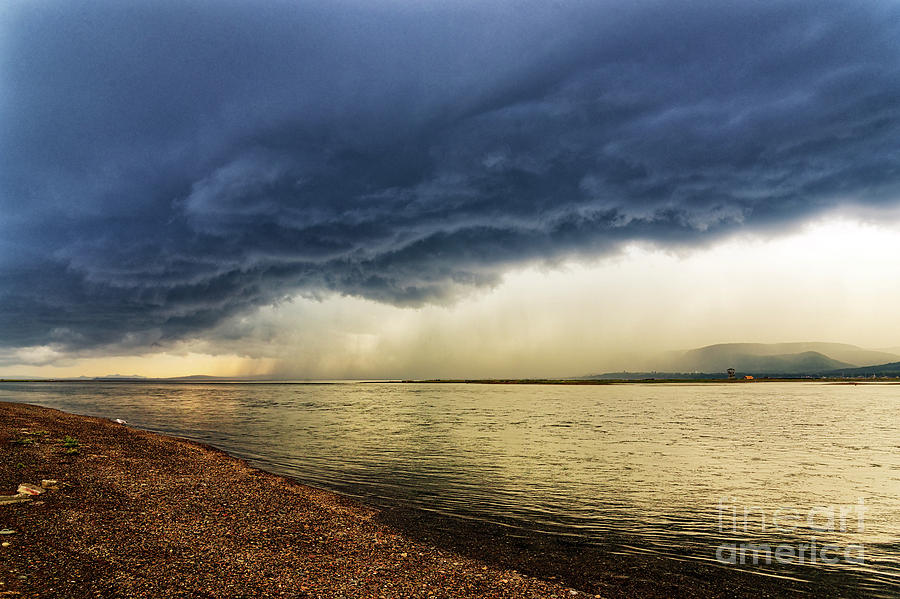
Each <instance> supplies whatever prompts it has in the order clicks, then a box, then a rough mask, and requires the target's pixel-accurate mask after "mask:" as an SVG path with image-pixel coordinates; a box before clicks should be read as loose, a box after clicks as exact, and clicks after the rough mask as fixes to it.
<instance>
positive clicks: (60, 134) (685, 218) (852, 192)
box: [0, 0, 900, 350]
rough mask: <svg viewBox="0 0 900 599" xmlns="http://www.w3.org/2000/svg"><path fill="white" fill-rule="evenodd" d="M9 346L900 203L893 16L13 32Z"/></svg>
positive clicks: (650, 6) (464, 20)
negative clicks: (838, 209) (295, 296)
mask: <svg viewBox="0 0 900 599" xmlns="http://www.w3.org/2000/svg"><path fill="white" fill-rule="evenodd" d="M0 23H2V25H0V79H2V86H0V210H2V213H0V214H2V217H0V280H2V281H3V284H2V287H0V344H3V345H4V346H6V347H8V348H15V347H26V346H40V345H53V346H57V347H60V348H63V349H66V350H78V349H88V348H98V347H104V346H109V345H111V344H114V345H116V346H118V347H135V348H142V347H149V346H151V345H153V344H165V343H166V342H168V341H172V340H177V339H182V338H185V337H189V336H192V335H197V334H202V332H203V331H205V330H208V329H209V328H210V327H212V326H214V325H215V324H216V323H218V322H220V321H221V319H223V318H225V317H227V316H229V315H233V314H235V313H238V312H241V311H245V310H248V309H252V308H254V307H257V306H260V305H265V304H269V303H272V302H276V301H278V300H279V299H280V298H283V297H286V296H289V295H291V294H295V293H311V294H314V293H319V292H339V293H343V294H349V295H356V296H361V297H365V298H370V299H376V300H379V301H383V302H389V303H393V304H398V305H421V304H423V303H430V302H437V303H440V302H445V301H452V299H453V298H455V297H458V296H459V294H461V293H464V292H465V291H466V290H467V289H470V288H471V287H472V286H479V285H485V284H491V283H493V282H495V281H497V279H498V277H499V276H500V275H501V274H502V273H503V271H504V270H505V269H506V268H509V267H510V266H511V265H516V264H521V263H523V262H527V261H535V260H554V259H559V258H563V257H567V256H571V255H573V254H585V255H600V254H602V253H604V252H608V251H611V250H612V249H614V248H616V247H617V246H618V245H619V244H621V243H622V242H625V241H629V240H648V241H651V242H655V243H658V244H663V245H665V244H692V243H700V242H705V241H706V240H709V239H713V238H716V237H719V236H722V235H725V234H728V233H731V232H734V231H736V230H747V229H753V228H768V227H774V226H779V225H781V224H786V223H792V222H796V221H798V220H802V219H804V218H808V217H810V216H812V215H814V214H816V213H819V212H821V211H823V210H826V209H829V208H832V207H835V206H840V205H848V204H849V205H868V206H875V207H877V206H887V205H892V206H893V205H896V202H897V198H898V195H897V189H898V183H900V126H898V124H900V120H898V117H900V45H898V42H897V40H900V7H898V5H897V4H895V3H891V2H853V3H848V2H830V1H827V0H826V1H815V2H811V1H810V2H778V3H763V2H753V3H750V2H728V1H723V2H677V1H676V2H635V3H632V2H585V3H578V2H567V3H559V4H554V3H548V2H491V3H483V2H469V1H462V0H460V1H451V2H440V3H438V2H401V1H394V2H379V3H371V2H351V1H343V0H341V1H331V0H330V1H328V2H324V1H316V2H302V1H301V2H267V3H258V2H249V1H247V2H234V1H224V0H223V1H196V0H191V1H185V0H178V1H177V2H167V1H165V0H163V1H154V2H129V3H122V2H78V3H58V2H52V3H32V2H17V1H13V2H11V3H6V4H5V5H4V7H2V8H0Z"/></svg>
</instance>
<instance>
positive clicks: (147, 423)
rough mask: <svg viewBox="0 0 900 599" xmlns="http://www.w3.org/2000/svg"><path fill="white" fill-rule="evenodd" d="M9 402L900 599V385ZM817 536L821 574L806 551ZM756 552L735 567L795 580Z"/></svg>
mask: <svg viewBox="0 0 900 599" xmlns="http://www.w3.org/2000/svg"><path fill="white" fill-rule="evenodd" d="M0 400H6V401H19V402H28V403H34V404H39V405H44V406H50V407H55V408H60V409H63V410H66V411H71V412H76V413H81V414H89V415H95V416H104V417H108V418H124V419H126V420H128V422H129V424H131V425H134V426H137V427H141V428H145V429H149V430H153V431H159V432H164V433H168V434H173V435H178V436H183V437H187V438H190V439H195V440H198V441H203V442H206V443H209V444H212V445H214V446H217V447H219V448H222V449H224V450H226V451H228V452H230V453H231V454H233V455H237V456H239V457H243V458H246V459H248V460H249V461H251V463H253V464H255V465H258V466H260V467H262V468H265V469H267V470H270V471H274V472H278V473H281V474H286V475H289V476H292V477H295V478H296V479H299V480H300V481H302V482H306V483H308V484H312V485H315V486H319V487H324V488H328V489H332V490H336V491H339V492H343V493H347V494H350V495H354V496H357V497H363V498H365V499H367V500H368V501H372V502H375V503H382V504H388V505H403V506H406V507H413V508H416V509H422V510H429V511H435V512H440V513H442V514H446V515H450V516H453V517H461V518H476V519H480V520H484V521H489V522H494V523H498V524H503V525H505V526H509V527H519V528H521V529H525V530H527V531H531V532H542V533H549V534H557V535H571V536H576V537H579V538H580V539H583V540H588V541H596V542H597V543H607V544H608V543H611V542H614V543H617V544H619V545H620V546H621V549H622V550H623V551H626V552H627V551H635V552H654V553H657V554H659V555H661V556H672V557H678V558H682V559H683V558H688V559H697V560H705V561H709V562H714V561H715V560H716V559H717V558H720V559H722V560H724V561H728V560H729V559H731V560H733V561H739V559H740V554H739V553H738V552H739V550H740V546H741V545H742V544H744V543H748V542H751V543H756V544H769V545H770V546H771V547H772V550H773V552H774V550H775V549H776V548H777V547H778V546H779V545H780V546H782V547H787V549H782V552H783V553H782V555H781V560H782V561H789V562H791V564H792V565H790V566H788V567H787V568H788V570H789V572H790V574H791V575H792V576H796V577H797V578H801V579H808V578H810V574H814V573H815V571H816V570H823V569H825V570H833V571H834V572H837V573H840V575H841V576H846V577H847V580H848V581H849V582H848V584H851V583H852V585H853V587H854V588H864V589H867V590H869V591H871V594H872V595H873V596H890V595H892V594H893V595H898V594H900V386H896V385H853V386H851V385H832V384H820V383H803V384H799V383H794V384H791V383H785V384H781V383H757V384H737V385H734V384H732V385H728V384H698V385H692V384H674V385H663V384H632V385H615V386H545V385H465V384H459V385H457V384H437V385H431V384H414V385H410V384H392V383H346V384H298V385H293V384H290V385H288V384H143V383H140V384H134V383H106V384H94V383H76V384H73V383H68V384H66V383H3V384H0ZM776 520H777V522H776ZM776 524H777V525H778V528H776ZM842 529H845V530H842ZM813 539H815V542H816V543H817V547H818V549H817V558H818V559H817V560H816V563H810V561H811V560H810V556H809V549H808V547H807V548H806V549H805V550H804V549H802V548H801V547H800V545H809V544H811V543H812V542H813V541H812V540H813ZM823 546H828V547H827V548H826V552H825V554H822V553H821V548H822V547H823ZM732 547H733V549H732ZM788 549H790V550H792V551H793V552H794V553H793V555H791V554H790V553H789V552H788ZM801 551H805V556H804V557H805V559H803V558H801V556H800V552H801ZM746 555H747V558H746V560H747V563H745V564H744V565H740V564H738V565H736V566H734V567H741V568H743V569H745V570H753V571H758V572H760V573H763V574H765V573H767V572H775V571H778V572H779V573H780V574H782V575H783V574H784V572H785V567H780V569H774V568H770V567H769V566H767V565H766V564H765V563H760V564H752V562H751V561H750V559H749V558H750V554H746ZM758 555H764V554H758ZM823 557H825V558H827V560H826V561H835V562H836V563H823ZM860 558H862V560H861V559H860ZM773 559H774V553H773ZM765 561H766V560H765V559H763V562H765ZM860 562H861V563H860Z"/></svg>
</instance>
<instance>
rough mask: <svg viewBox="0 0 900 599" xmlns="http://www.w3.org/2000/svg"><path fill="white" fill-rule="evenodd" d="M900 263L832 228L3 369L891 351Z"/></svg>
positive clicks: (404, 366) (252, 369)
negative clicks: (830, 347)
mask: <svg viewBox="0 0 900 599" xmlns="http://www.w3.org/2000/svg"><path fill="white" fill-rule="evenodd" d="M898 255H900V228H898V227H897V226H895V225H891V226H888V225H874V224H862V223H859V222H854V221H852V220H848V219H839V218H831V219H829V220H824V221H822V222H819V223H816V224H813V225H810V226H807V227H806V228H804V229H803V230H800V231H797V232H794V233H792V234H788V235H782V236H780V237H775V238H768V239H767V238H764V237H761V236H756V237H753V236H739V237H734V238H731V239H728V240H724V241H722V242H719V243H717V244H714V245H712V246H709V247H705V248H700V249H693V250H684V251H679V252H673V251H664V250H660V249H655V248H652V247H647V246H638V245H634V246H631V247H628V248H627V249H625V250H624V251H623V252H622V253H621V254H620V255H618V256H614V257H609V258H605V259H601V260H597V261H592V262H586V261H582V262H570V263H566V264H563V265H553V266H552V267H550V266H546V267H542V266H530V267H527V268H521V269H518V270H514V271H510V272H508V273H507V274H506V275H505V276H504V279H503V281H502V283H501V284H499V285H497V286H496V287H494V288H490V289H477V290H473V291H472V293H471V294H470V295H468V296H467V297H465V298H464V299H462V300H460V301H458V302H457V303H455V304H453V305H449V306H439V305H428V306H424V307H420V308H416V309H410V308H398V307H395V306H390V305H386V304H379V303H377V302H374V301H371V300H364V299H360V298H353V297H345V296H337V295H333V296H330V297H326V298H325V299H324V300H321V301H319V300H314V299H309V298H303V297H296V298H294V300H293V301H292V302H287V303H283V304H279V305H277V306H266V307H262V308H260V309H258V310H256V311H255V312H253V313H250V314H245V315H242V316H240V317H238V318H235V319H231V320H230V321H227V322H225V323H223V324H222V325H220V327H219V329H217V330H214V331H212V332H210V333H209V334H208V335H207V336H206V338H198V339H194V340H188V341H185V342H183V343H181V344H179V345H177V346H175V348H174V349H173V348H170V349H169V350H168V352H166V353H155V354H146V355H141V356H111V357H102V358H82V359H69V358H66V357H65V356H62V355H60V356H59V360H55V359H54V355H53V353H52V350H50V349H47V348H30V349H28V350H22V352H21V355H22V359H23V363H22V364H21V365H17V366H14V367H11V368H2V369H0V374H4V375H34V376H50V377H61V376H78V375H86V376H103V375H107V374H114V373H115V374H126V375H130V374H138V375H142V376H148V377H171V376H185V375H192V374H209V375H218V376H238V375H252V374H263V375H265V374H275V375H277V376H280V377H286V378H354V377H360V378H399V377H422V378H424V377H529V376H533V377H542V376H547V377H554V376H578V375H582V374H588V373H591V372H597V371H604V370H606V371H611V370H618V369H624V368H629V369H632V370H637V369H641V368H644V367H648V368H649V367H652V361H648V360H647V356H649V355H651V354H653V353H656V352H660V351H664V350H675V349H689V348H693V347H700V346H704V345H709V344H714V343H727V342H761V343H769V342H784V341H831V342H844V343H851V344H856V345H860V346H863V347H868V348H872V349H884V348H900V329H898V327H896V326H895V325H894V324H893V318H892V314H893V312H894V310H895V306H896V305H897V304H898V303H900V277H898V276H897V267H896V257H897V256H898ZM223 331H224V333H223ZM48 352H49V353H48ZM29 362H30V363H31V364H32V365H31V366H29V365H28V363H29ZM39 364H44V365H39Z"/></svg>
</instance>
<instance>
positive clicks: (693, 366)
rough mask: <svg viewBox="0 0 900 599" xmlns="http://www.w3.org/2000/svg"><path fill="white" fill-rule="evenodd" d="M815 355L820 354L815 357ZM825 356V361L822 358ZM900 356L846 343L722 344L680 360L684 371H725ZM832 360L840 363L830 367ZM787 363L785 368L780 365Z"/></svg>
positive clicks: (841, 364) (873, 360)
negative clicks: (726, 369) (729, 369)
mask: <svg viewBox="0 0 900 599" xmlns="http://www.w3.org/2000/svg"><path fill="white" fill-rule="evenodd" d="M812 354H817V356H813V355H812ZM823 358H824V360H823ZM898 358H900V356H897V355H896V354H890V353H887V352H880V351H873V350H868V349H863V348H861V347H857V346H855V345H848V344H846V343H820V342H805V343H720V344H717V345H708V346H706V347H701V348H699V349H692V350H689V351H686V352H684V353H683V354H682V355H681V357H680V358H679V359H678V366H679V369H681V370H714V371H717V370H722V369H724V368H731V367H733V368H738V369H755V370H771V369H773V368H775V369H776V370H779V371H780V372H791V371H792V370H793V369H797V368H799V369H808V368H823V367H824V368H825V369H826V370H830V369H831V368H841V367H844V366H867V365H870V364H884V363H886V362H892V361H894V360H897V359H898ZM829 360H830V361H832V363H833V362H837V364H836V365H834V366H831V368H827V367H828V365H829ZM781 363H784V364H785V365H786V366H788V368H787V369H784V368H782V367H780V366H779V364H781Z"/></svg>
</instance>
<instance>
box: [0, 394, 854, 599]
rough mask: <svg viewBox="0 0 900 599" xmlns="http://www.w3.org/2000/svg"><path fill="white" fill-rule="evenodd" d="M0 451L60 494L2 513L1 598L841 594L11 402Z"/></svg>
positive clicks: (26, 478)
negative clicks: (284, 471) (452, 511)
mask: <svg viewBox="0 0 900 599" xmlns="http://www.w3.org/2000/svg"><path fill="white" fill-rule="evenodd" d="M66 436H68V437H71V438H74V439H77V441H76V444H75V445H74V446H71V445H72V444H71V443H69V445H70V446H69V447H67V446H66V444H64V443H63V441H62V440H63V439H64V438H65V437H66ZM72 449H74V450H75V451H74V452H73V451H71V450H72ZM0 451H2V452H3V460H0V494H6V495H9V494H13V493H15V491H16V487H17V485H18V484H20V483H23V482H30V483H40V482H41V480H42V479H55V480H58V481H59V485H58V486H59V488H58V489H57V490H49V491H47V492H45V493H43V494H42V495H40V496H38V497H36V498H34V499H33V500H32V501H30V502H26V503H18V504H14V505H0V529H9V530H13V531H15V532H14V534H10V535H4V536H3V537H0V540H2V541H3V542H8V543H9V546H6V547H2V548H0V556H2V558H3V559H2V561H0V596H2V597H6V596H10V597H51V596H52V597H89V596H103V597H160V596H163V597H168V596H172V597H175V596H178V597H243V596H246V597H251V596H252V597H323V598H324V597H448V598H449V597H508V598H517V597H554V596H555V597H558V598H562V597H578V596H581V597H598V596H599V597H606V598H614V597H634V596H640V597H715V596H720V597H726V596H727V597H734V596H747V597H750V596H760V594H763V593H765V594H767V595H769V596H793V595H795V594H796V593H797V592H801V591H803V590H805V591H807V592H809V591H814V592H815V593H817V594H819V595H826V596H827V595H829V594H830V593H829V587H828V586H827V585H825V586H821V585H820V584H818V583H817V584H815V585H811V584H810V583H798V582H792V581H788V580H778V579H772V578H769V577H766V576H760V575H758V574H752V573H747V572H742V571H739V570H735V569H729V568H725V567H722V566H717V565H707V564H703V563H700V562H696V561H691V562H678V561H677V560H672V559H664V558H662V557H660V556H653V555H646V556H640V555H622V554H620V553H618V552H617V551H616V550H615V547H614V546H612V545H610V546H608V547H598V546H594V545H590V546H589V545H586V544H583V543H579V542H577V541H572V540H564V539H557V538H552V537H546V536H540V535H527V534H522V533H521V531H514V532H510V531H503V530H500V529H499V528H500V527H498V526H492V525H490V524H487V523H480V522H460V521H458V520H456V519H453V518H449V517H442V516H437V515H429V514H423V513H421V512H416V511H411V510H403V509H396V508H389V507H375V506H370V505H366V504H365V503H362V502H360V501H357V500H352V499H348V498H346V497H343V496H341V495H338V494H336V493H333V492H330V491H325V490H321V489H317V488H314V487H309V486H306V485H302V484H300V483H298V482H296V481H293V480H291V479H289V478H286V477H282V476H278V475H276V474H271V473H269V472H266V471H263V470H260V469H257V468H254V467H251V466H250V465H249V464H248V463H247V462H246V461H244V460H241V459H239V458H235V457H232V456H230V455H228V454H227V453H225V452H224V451H221V450H219V449H217V448H215V447H211V446H208V445H205V444H202V443H198V442H195V441H191V440H187V439H181V438H176V437H169V436H165V435H161V434H158V433H152V432H148V431H142V430H140V429H135V428H130V427H126V426H122V425H119V424H116V423H114V422H112V421H110V420H105V419H101V418H94V417H88V416H79V415H75V414H69V413H66V412H61V411H59V410H55V409H52V408H43V407H38V406H33V405H29V404H19V403H5V402H0ZM663 563H664V565H665V569H663V568H661V566H662V565H663ZM22 577H24V578H22ZM813 586H814V588H813ZM840 592H841V593H842V594H844V595H846V594H847V589H846V588H845V589H841V591H840ZM835 594H837V593H835Z"/></svg>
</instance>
